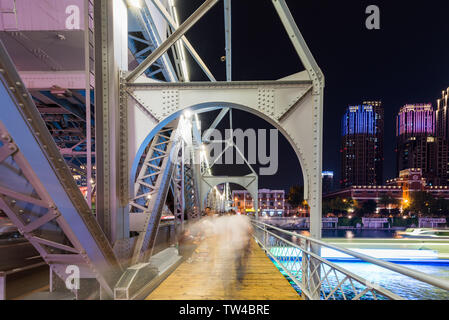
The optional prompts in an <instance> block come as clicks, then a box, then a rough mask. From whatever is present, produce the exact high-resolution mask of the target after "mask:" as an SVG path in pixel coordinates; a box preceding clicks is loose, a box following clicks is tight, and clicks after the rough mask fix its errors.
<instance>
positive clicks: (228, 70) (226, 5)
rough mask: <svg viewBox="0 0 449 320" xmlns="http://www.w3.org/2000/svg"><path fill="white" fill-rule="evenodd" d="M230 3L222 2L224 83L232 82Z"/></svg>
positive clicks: (225, 0) (228, 0)
mask: <svg viewBox="0 0 449 320" xmlns="http://www.w3.org/2000/svg"><path fill="white" fill-rule="evenodd" d="M231 1H232V0H224V10H225V12H224V15H225V39H226V81H232V21H231V18H232V15H231Z"/></svg>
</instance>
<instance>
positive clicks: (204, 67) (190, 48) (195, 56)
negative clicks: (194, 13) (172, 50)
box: [151, 0, 217, 81]
mask: <svg viewBox="0 0 449 320" xmlns="http://www.w3.org/2000/svg"><path fill="white" fill-rule="evenodd" d="M151 1H152V2H153V4H154V5H155V6H156V8H157V9H158V10H159V12H160V13H161V14H162V16H163V17H164V18H165V20H167V22H168V24H169V25H170V27H172V29H174V30H176V29H178V28H179V24H178V23H177V22H176V21H175V20H174V19H173V18H172V17H171V16H170V14H169V13H168V12H167V10H166V9H165V7H164V6H163V5H162V3H161V2H160V1H159V0H151ZM181 41H182V42H183V44H184V46H185V47H186V49H187V50H188V51H189V53H190V54H191V55H192V58H193V59H194V60H195V61H196V62H197V63H198V65H199V66H200V68H201V69H202V70H203V71H204V73H205V74H206V76H207V77H208V78H209V80H210V81H217V80H216V79H215V77H214V75H213V74H212V72H211V71H210V70H209V68H208V67H207V65H206V63H205V62H204V61H203V59H201V57H200V55H199V54H198V52H197V51H196V50H195V48H194V47H193V46H192V44H191V43H190V41H189V40H188V39H187V38H186V36H182V37H181Z"/></svg>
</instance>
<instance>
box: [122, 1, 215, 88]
mask: <svg viewBox="0 0 449 320" xmlns="http://www.w3.org/2000/svg"><path fill="white" fill-rule="evenodd" d="M218 1H219V0H206V1H205V2H204V3H203V4H202V5H201V6H200V7H199V8H198V9H197V10H196V11H195V12H194V13H193V14H192V15H191V16H190V17H189V18H187V20H186V21H185V22H184V23H183V24H181V25H180V26H179V28H178V29H176V30H175V32H173V34H172V35H171V36H170V37H168V38H167V40H165V41H164V43H162V44H161V45H160V46H159V47H158V48H156V49H155V50H154V51H153V52H152V53H151V54H150V56H148V58H146V59H145V60H144V61H143V62H142V63H141V64H140V65H139V66H138V67H137V68H136V69H135V70H134V71H132V72H131V73H130V74H129V75H128V76H127V77H126V81H127V82H135V81H136V80H137V78H138V77H140V76H141V75H142V74H143V73H144V72H145V70H146V69H147V68H148V67H149V66H151V65H152V64H153V63H155V62H156V61H157V60H158V59H159V58H160V57H161V56H162V55H163V54H164V53H165V52H167V50H168V49H170V47H171V46H172V45H174V44H175V43H176V41H178V40H179V39H180V38H181V37H182V36H183V35H184V34H185V33H186V32H187V31H188V30H189V29H190V28H191V27H193V26H194V25H195V23H197V22H198V20H200V19H201V18H202V17H203V16H204V15H205V14H206V13H207V12H208V11H209V10H210V9H212V7H213V6H214V5H215V4H217V2H218Z"/></svg>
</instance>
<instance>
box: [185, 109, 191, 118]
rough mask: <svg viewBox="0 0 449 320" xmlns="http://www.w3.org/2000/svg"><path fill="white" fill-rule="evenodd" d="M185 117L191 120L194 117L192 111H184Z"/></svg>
mask: <svg viewBox="0 0 449 320" xmlns="http://www.w3.org/2000/svg"><path fill="white" fill-rule="evenodd" d="M184 117H186V119H190V118H191V117H192V112H191V111H190V110H186V111H184Z"/></svg>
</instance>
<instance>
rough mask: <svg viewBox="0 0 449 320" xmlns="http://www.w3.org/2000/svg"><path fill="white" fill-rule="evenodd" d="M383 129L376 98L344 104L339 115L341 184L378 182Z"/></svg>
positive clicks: (379, 182)
mask: <svg viewBox="0 0 449 320" xmlns="http://www.w3.org/2000/svg"><path fill="white" fill-rule="evenodd" d="M383 132H384V110H383V108H382V103H381V102H380V101H366V102H364V103H363V104H362V105H357V106H350V107H348V109H347V111H346V113H345V114H344V116H343V119H342V136H343V137H342V148H341V150H340V152H341V156H342V157H341V160H342V161H341V162H342V163H341V166H342V170H341V180H340V186H341V187H348V186H351V185H360V186H366V185H377V184H382V171H383Z"/></svg>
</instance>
